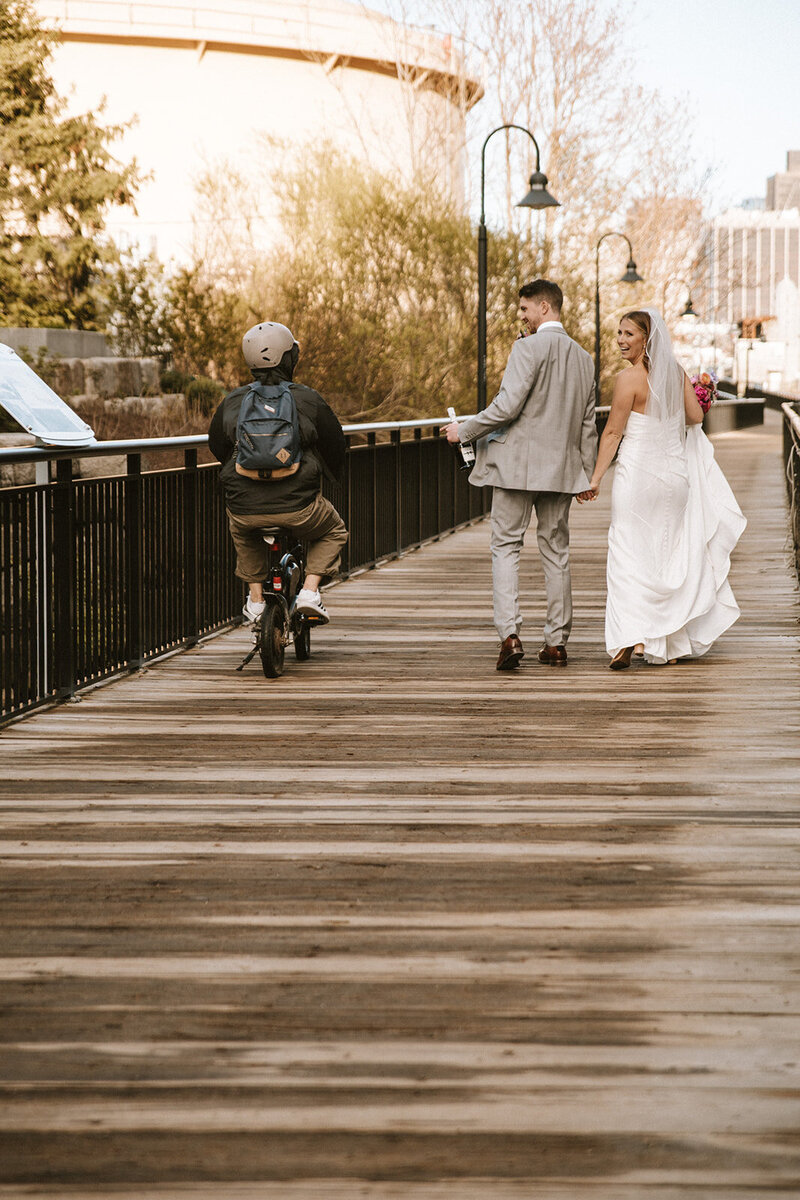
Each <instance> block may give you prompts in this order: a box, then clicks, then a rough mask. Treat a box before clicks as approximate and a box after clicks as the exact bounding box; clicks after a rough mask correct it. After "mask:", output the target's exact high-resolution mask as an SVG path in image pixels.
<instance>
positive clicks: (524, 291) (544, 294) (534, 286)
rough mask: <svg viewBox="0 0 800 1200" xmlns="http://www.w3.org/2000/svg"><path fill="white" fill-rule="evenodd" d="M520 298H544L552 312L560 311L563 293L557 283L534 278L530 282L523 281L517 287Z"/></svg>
mask: <svg viewBox="0 0 800 1200" xmlns="http://www.w3.org/2000/svg"><path fill="white" fill-rule="evenodd" d="M519 295H520V299H523V298H524V299H525V300H546V301H547V303H548V304H549V305H550V307H551V308H552V309H553V311H554V312H559V313H560V312H561V309H562V308H563V306H564V293H563V292H562V290H561V288H560V287H559V286H558V284H557V283H552V282H551V280H549V279H534V280H533V281H532V282H531V283H523V285H522V287H521V288H520V289H519Z"/></svg>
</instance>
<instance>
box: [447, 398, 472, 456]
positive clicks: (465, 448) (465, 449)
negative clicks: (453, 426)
mask: <svg viewBox="0 0 800 1200" xmlns="http://www.w3.org/2000/svg"><path fill="white" fill-rule="evenodd" d="M447 415H448V417H449V418H450V420H451V421H455V420H456V410H455V409H454V408H448V410H447ZM458 449H459V450H460V451H461V460H462V461H461V463H460V466H461V470H462V471H471V470H472V468H473V467H474V466H475V447H474V446H473V445H472V442H459V443H458Z"/></svg>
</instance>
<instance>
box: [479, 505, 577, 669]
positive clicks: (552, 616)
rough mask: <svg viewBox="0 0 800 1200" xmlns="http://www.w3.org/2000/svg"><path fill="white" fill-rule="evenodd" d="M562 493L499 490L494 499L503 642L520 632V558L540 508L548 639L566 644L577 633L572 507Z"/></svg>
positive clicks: (495, 577)
mask: <svg viewBox="0 0 800 1200" xmlns="http://www.w3.org/2000/svg"><path fill="white" fill-rule="evenodd" d="M571 503H572V496H571V495H569V494H565V493H563V492H520V491H514V490H511V489H509V488H500V487H495V488H494V491H493V495H492V542H491V545H492V583H493V587H494V624H495V628H496V630H497V632H498V634H499V635H500V640H501V641H503V640H505V638H507V637H509V636H510V634H512V633H519V630H520V626H521V624H522V614H521V612H520V607H519V556H520V551H521V550H522V545H523V542H524V541H525V534H526V532H527V529H528V526H529V524H530V520H531V513H532V510H533V509H534V508H535V509H536V522H537V530H536V536H537V540H538V543H539V554H540V555H541V558H542V565H543V566H544V582H545V591H546V593H547V620H546V621H545V626H544V640H545V642H546V643H547V645H548V646H561V645H563V644H564V643H565V642H566V641H567V639H568V638H569V635H570V630H571V629H572V582H571V579H570V573H569V508H570V505H571Z"/></svg>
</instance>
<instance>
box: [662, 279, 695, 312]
mask: <svg viewBox="0 0 800 1200" xmlns="http://www.w3.org/2000/svg"><path fill="white" fill-rule="evenodd" d="M671 283H682V284H683V286H684V287H685V288H686V307H685V308H684V310H683V312H682V313H681V316H682V317H696V316H697V313H696V312H695V311H694V308H693V307H692V288H691V285H690V284H688V283H687V282H686V280H685V279H668V280H667V282H666V283H665V284H664V286H663V288H662V289H661V308H662V309H663V312H664V317H665V319H666V310H667V288H668V287H669V285H670V284H671Z"/></svg>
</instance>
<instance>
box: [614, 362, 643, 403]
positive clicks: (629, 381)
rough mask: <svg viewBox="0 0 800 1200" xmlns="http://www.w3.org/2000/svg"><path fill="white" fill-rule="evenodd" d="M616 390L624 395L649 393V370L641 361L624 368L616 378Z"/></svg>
mask: <svg viewBox="0 0 800 1200" xmlns="http://www.w3.org/2000/svg"><path fill="white" fill-rule="evenodd" d="M614 391H615V392H617V391H619V394H620V395H622V396H634V397H637V396H639V395H642V394H644V395H645V396H646V395H647V371H645V369H644V367H643V366H642V365H641V363H638V364H637V365H636V366H635V367H623V368H622V370H621V371H620V372H619V374H618V375H617V377H616V379H615V380H614Z"/></svg>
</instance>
